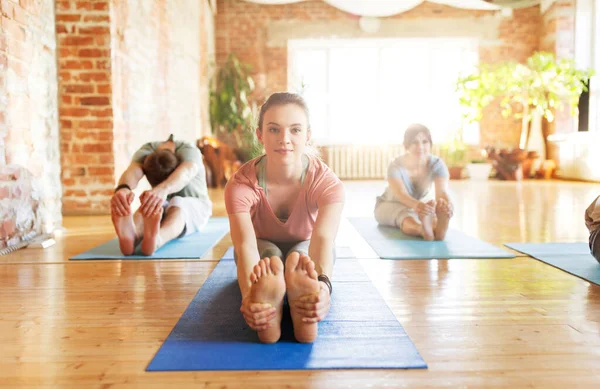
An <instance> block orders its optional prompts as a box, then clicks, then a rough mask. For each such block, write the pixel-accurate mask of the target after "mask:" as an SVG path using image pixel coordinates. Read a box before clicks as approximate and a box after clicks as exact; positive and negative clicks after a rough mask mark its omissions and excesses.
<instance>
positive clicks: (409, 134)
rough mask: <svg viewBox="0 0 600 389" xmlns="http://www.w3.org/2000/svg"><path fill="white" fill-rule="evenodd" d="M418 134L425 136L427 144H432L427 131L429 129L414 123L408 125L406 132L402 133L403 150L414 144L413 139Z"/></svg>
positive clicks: (429, 133) (429, 132)
mask: <svg viewBox="0 0 600 389" xmlns="http://www.w3.org/2000/svg"><path fill="white" fill-rule="evenodd" d="M419 134H425V136H426V137H427V139H428V140H429V143H430V144H431V143H433V142H432V141H431V131H429V128H427V127H425V126H424V125H422V124H418V123H415V124H411V125H409V126H408V128H407V129H406V131H404V148H405V149H408V148H409V147H410V145H412V144H413V143H414V141H415V138H416V137H417V135H419Z"/></svg>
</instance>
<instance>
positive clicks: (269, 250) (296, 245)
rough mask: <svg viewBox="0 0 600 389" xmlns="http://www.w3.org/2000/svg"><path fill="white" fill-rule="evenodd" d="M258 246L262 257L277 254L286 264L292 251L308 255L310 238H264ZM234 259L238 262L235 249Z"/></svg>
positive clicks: (257, 240) (259, 241) (257, 242)
mask: <svg viewBox="0 0 600 389" xmlns="http://www.w3.org/2000/svg"><path fill="white" fill-rule="evenodd" d="M256 246H257V247H258V254H259V257H260V258H264V257H272V256H276V257H279V258H281V260H282V261H283V263H284V264H285V260H286V258H287V257H288V255H290V254H291V253H292V252H294V251H296V252H298V253H300V254H305V255H308V246H310V240H303V241H300V242H292V243H288V242H279V243H275V242H271V241H268V240H264V239H256ZM233 259H235V263H237V253H236V252H235V251H234V253H233ZM333 262H334V263H335V248H334V249H333Z"/></svg>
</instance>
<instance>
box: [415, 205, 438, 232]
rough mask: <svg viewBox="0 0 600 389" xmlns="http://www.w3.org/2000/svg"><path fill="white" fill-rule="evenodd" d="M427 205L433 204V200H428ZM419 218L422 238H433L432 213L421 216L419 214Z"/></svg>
mask: <svg viewBox="0 0 600 389" xmlns="http://www.w3.org/2000/svg"><path fill="white" fill-rule="evenodd" d="M427 204H428V205H431V206H434V205H435V201H434V200H429V201H428V202H427ZM419 220H420V221H421V228H422V234H423V239H424V240H433V239H434V237H435V235H434V233H433V215H426V216H421V215H419Z"/></svg>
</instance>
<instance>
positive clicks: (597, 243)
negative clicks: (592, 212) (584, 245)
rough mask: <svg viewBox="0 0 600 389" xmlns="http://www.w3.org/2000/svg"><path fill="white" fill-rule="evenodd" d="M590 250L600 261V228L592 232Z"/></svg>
mask: <svg viewBox="0 0 600 389" xmlns="http://www.w3.org/2000/svg"><path fill="white" fill-rule="evenodd" d="M590 252H591V253H592V255H593V256H594V258H596V260H597V261H598V262H600V228H597V229H595V230H594V231H592V232H590Z"/></svg>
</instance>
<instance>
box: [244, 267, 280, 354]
mask: <svg viewBox="0 0 600 389" xmlns="http://www.w3.org/2000/svg"><path fill="white" fill-rule="evenodd" d="M283 275H284V272H283V262H281V259H279V257H271V258H263V259H261V260H260V261H259V262H258V264H256V265H255V266H254V270H253V273H251V274H250V281H252V287H251V289H250V301H252V302H253V303H261V304H271V306H273V307H275V308H276V309H277V314H276V315H275V318H274V319H272V320H271V321H270V322H269V324H270V325H271V326H270V327H269V328H267V329H266V330H263V331H258V338H259V339H260V341H261V342H263V343H275V342H277V341H278V340H279V338H280V337H281V316H282V315H283V296H284V295H285V279H284V276H283Z"/></svg>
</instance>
